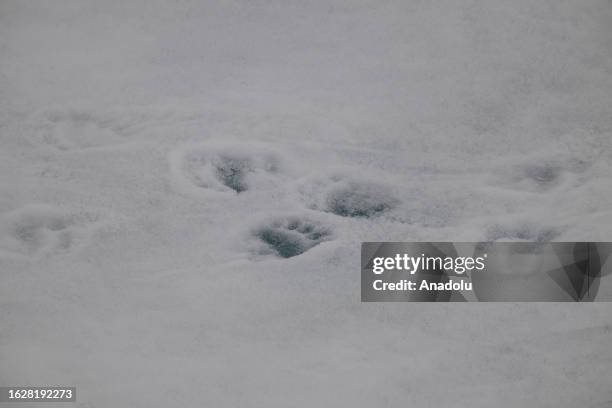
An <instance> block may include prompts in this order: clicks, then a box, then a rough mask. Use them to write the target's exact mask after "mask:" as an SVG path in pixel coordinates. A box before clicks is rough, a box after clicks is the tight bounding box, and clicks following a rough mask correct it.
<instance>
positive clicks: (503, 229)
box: [486, 223, 561, 242]
mask: <svg viewBox="0 0 612 408" xmlns="http://www.w3.org/2000/svg"><path fill="white" fill-rule="evenodd" d="M560 234H561V232H560V231H559V230H558V229H555V228H548V227H541V226H535V225H532V224H530V223H520V224H518V225H501V224H495V225H491V226H489V227H488V228H487V231H486V240H487V241H499V240H503V241H530V242H549V241H552V240H553V239H555V238H556V237H557V236H559V235H560Z"/></svg>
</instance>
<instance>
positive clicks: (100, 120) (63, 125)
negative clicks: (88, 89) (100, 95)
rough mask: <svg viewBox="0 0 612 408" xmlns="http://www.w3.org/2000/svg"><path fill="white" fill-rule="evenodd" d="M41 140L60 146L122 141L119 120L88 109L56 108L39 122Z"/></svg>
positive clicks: (70, 147) (104, 144)
mask: <svg viewBox="0 0 612 408" xmlns="http://www.w3.org/2000/svg"><path fill="white" fill-rule="evenodd" d="M41 128H42V135H43V140H44V141H45V142H46V143H48V144H50V145H52V146H55V147H56V148H58V149H60V150H72V149H87V148H92V147H99V146H106V145H109V144H119V143H123V142H124V141H125V140H124V138H123V136H122V135H121V132H120V126H119V124H117V123H115V122H113V121H112V120H110V119H109V118H104V117H102V116H99V115H96V114H94V113H93V112H88V111H73V110H71V111H67V112H55V113H52V114H49V115H47V116H46V119H45V121H44V124H43V125H42V127H41Z"/></svg>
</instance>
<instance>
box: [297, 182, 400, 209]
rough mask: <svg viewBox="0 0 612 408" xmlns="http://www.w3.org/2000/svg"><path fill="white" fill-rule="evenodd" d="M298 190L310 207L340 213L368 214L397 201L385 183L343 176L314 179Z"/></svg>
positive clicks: (390, 205)
mask: <svg viewBox="0 0 612 408" xmlns="http://www.w3.org/2000/svg"><path fill="white" fill-rule="evenodd" d="M301 191H302V194H303V196H304V198H305V199H306V201H307V204H308V205H309V207H310V208H312V209H316V210H319V211H324V212H330V213H333V214H336V215H339V216H342V217H361V218H371V217H374V216H377V215H380V214H383V213H385V212H387V211H389V210H391V209H393V208H394V207H395V206H396V205H397V204H398V203H399V200H397V199H396V198H395V196H394V195H393V193H392V192H391V190H390V189H389V188H388V187H386V186H384V185H382V184H378V183H375V182H371V181H364V180H356V179H353V178H351V177H345V176H333V177H331V178H329V179H323V180H317V181H314V182H313V183H310V184H308V185H305V186H303V187H302V189H301Z"/></svg>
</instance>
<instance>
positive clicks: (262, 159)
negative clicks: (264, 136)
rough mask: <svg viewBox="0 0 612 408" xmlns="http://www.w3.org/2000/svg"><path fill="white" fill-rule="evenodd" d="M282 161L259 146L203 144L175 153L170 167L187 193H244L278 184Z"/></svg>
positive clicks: (171, 156)
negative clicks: (276, 180) (277, 179)
mask: <svg viewBox="0 0 612 408" xmlns="http://www.w3.org/2000/svg"><path fill="white" fill-rule="evenodd" d="M279 164H280V159H279V158H278V156H277V155H276V154H274V153H272V152H270V151H268V150H265V149H261V148H259V147H256V146H237V145H213V144H208V145H199V146H196V147H186V148H181V149H178V150H176V151H174V152H173V153H172V154H171V155H170V165H171V170H172V174H173V176H174V179H175V180H176V181H177V182H178V185H179V186H180V187H181V188H182V189H183V190H189V191H191V192H193V193H196V194H201V193H205V192H206V191H207V190H209V191H210V190H212V191H220V192H235V193H238V194H239V193H243V192H245V191H248V190H250V189H251V188H253V187H258V188H262V189H263V188H266V187H267V186H269V185H274V184H275V181H274V178H275V177H276V176H277V174H278V173H279V167H280V165H279Z"/></svg>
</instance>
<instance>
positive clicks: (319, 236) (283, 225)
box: [254, 216, 331, 258]
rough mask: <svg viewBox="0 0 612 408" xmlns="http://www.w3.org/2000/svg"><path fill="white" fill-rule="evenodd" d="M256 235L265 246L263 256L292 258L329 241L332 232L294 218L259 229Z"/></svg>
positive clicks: (276, 221) (274, 222) (310, 222)
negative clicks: (271, 255)
mask: <svg viewBox="0 0 612 408" xmlns="http://www.w3.org/2000/svg"><path fill="white" fill-rule="evenodd" d="M254 235H255V236H256V237H257V238H258V239H259V240H260V241H261V242H262V243H264V244H265V248H264V249H263V250H262V251H261V253H262V254H275V255H278V256H280V257H282V258H291V257H294V256H297V255H300V254H302V253H304V252H306V251H308V250H309V249H311V248H312V247H314V246H316V245H319V244H320V243H321V242H323V241H325V240H327V239H329V238H330V236H331V231H330V230H329V229H327V228H325V227H323V226H322V225H321V224H319V223H316V222H313V221H309V220H307V219H302V218H299V217H296V216H293V217H287V218H280V219H276V220H274V221H273V222H271V223H270V224H269V225H266V226H263V227H260V228H257V229H256V230H255V231H254Z"/></svg>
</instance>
